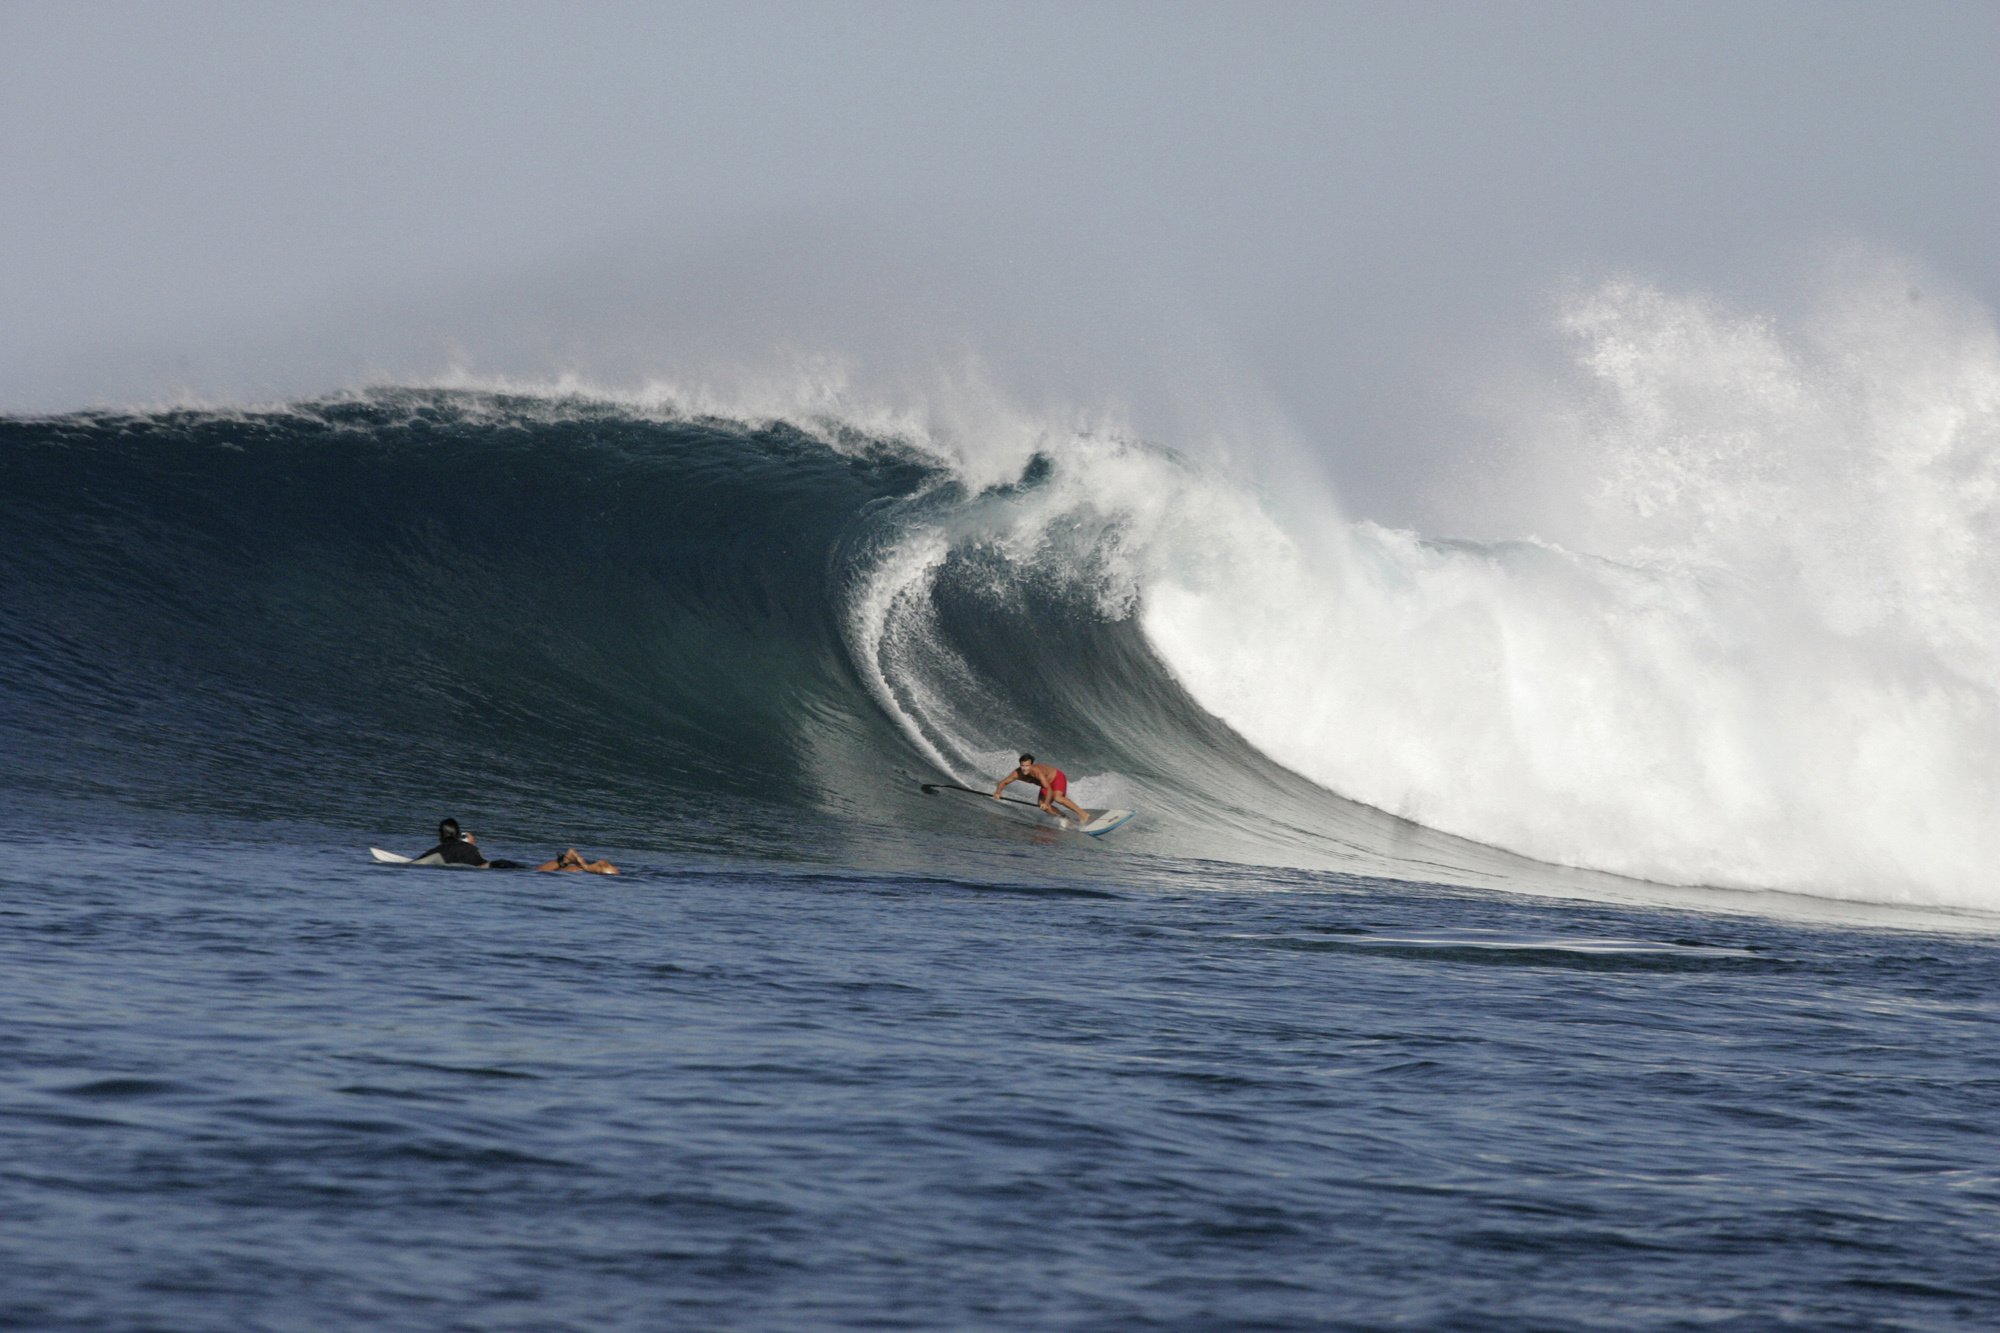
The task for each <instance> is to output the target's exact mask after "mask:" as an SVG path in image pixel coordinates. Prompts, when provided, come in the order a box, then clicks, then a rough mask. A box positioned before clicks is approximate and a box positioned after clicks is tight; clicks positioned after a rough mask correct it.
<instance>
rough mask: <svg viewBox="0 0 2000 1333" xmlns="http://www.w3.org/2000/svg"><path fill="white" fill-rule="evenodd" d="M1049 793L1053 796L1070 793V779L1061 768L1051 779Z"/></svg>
mask: <svg viewBox="0 0 2000 1333" xmlns="http://www.w3.org/2000/svg"><path fill="white" fill-rule="evenodd" d="M1049 794H1050V795H1051V796H1067V795H1069V779H1068V778H1066V777H1064V776H1063V771H1062V770H1061V769H1060V768H1059V769H1057V770H1056V775H1055V776H1054V777H1052V778H1050V779H1049Z"/></svg>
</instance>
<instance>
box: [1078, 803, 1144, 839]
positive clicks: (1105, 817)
mask: <svg viewBox="0 0 2000 1333" xmlns="http://www.w3.org/2000/svg"><path fill="white" fill-rule="evenodd" d="M1138 813H1139V812H1138V811H1137V810H1103V811H1100V812H1098V814H1097V815H1096V816H1095V817H1093V818H1092V819H1091V821H1090V822H1089V823H1088V824H1081V825H1078V826H1077V829H1076V831H1077V832H1078V833H1088V834H1089V835H1090V836H1091V837H1093V838H1101V837H1103V836H1104V835H1105V834H1107V833H1109V832H1111V830H1112V829H1115V828H1122V827H1124V826H1125V825H1126V824H1127V823H1129V822H1131V820H1132V818H1133V816H1135V815H1137V814H1138Z"/></svg>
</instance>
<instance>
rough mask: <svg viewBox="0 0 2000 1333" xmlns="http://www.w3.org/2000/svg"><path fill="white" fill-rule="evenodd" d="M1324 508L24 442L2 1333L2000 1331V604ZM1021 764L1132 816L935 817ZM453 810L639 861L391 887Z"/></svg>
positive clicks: (1160, 477) (411, 412)
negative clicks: (1875, 609) (1978, 614)
mask: <svg viewBox="0 0 2000 1333" xmlns="http://www.w3.org/2000/svg"><path fill="white" fill-rule="evenodd" d="M1280 508H1282V506H1281V505H1277V504H1275V503H1274V502H1272V501H1271V500H1270V498H1269V497H1268V496H1260V495H1259V494H1257V493H1256V492H1255V491H1254V489H1246V488H1244V487H1242V486H1240V485H1237V484H1235V483H1234V482H1232V481H1231V480H1230V479H1229V478H1227V477H1225V476H1223V475H1221V474H1219V473H1217V472H1215V471H1213V470H1211V469H1208V468H1206V467H1204V466H1203V465H1202V464H1200V463H1198V462H1197V461H1194V460H1192V459H1189V458H1186V457H1182V456H1179V455H1176V454H1174V453H1173V452H1171V451H1169V450H1165V449H1160V448H1157V447H1151V446H1147V445H1145V444H1143V443H1141V442H1136V441H1132V440H1129V439H1121V438H1115V437H1091V436H1079V437H1075V438H1065V439H1061V440H1050V439H1039V440H1032V441H1029V442H1027V443H1026V444H1023V445H1022V446H1021V447H1020V448H1018V449H1016V450H1014V451H1012V452H1008V451H1006V450H999V451H985V452H980V453H976V454H974V453H968V452H966V451H964V450H957V451H954V450H953V449H950V448H940V447H938V446H937V442H936V441H934V440H930V439H926V438H924V437H923V435H922V432H920V431H900V430H898V429H894V428H891V427H888V426H884V425H882V424H880V423H877V424H873V425H861V424H855V423H853V422H843V421H836V420H828V419H823V418H818V417H812V416H808V415H803V414H801V415H796V416H793V417H757V418H751V417H741V416H737V417H731V416H703V415H699V414H694V413H690V412H688V411H685V410H668V409H666V408H662V407H658V406H654V407H646V406H641V405H635V404H633V403H631V402H613V401H608V400H605V399H601V398H586V397H579V396H565V395H555V394H539V395H537V394H526V393H499V392H492V391H474V390H437V389H426V390H416V389H382V390H376V391H370V392H366V393H356V394H351V395H346V396H342V397H339V398H333V399H328V400H325V401H319V402H311V403H299V404H292V405H286V406H278V407H269V408H259V409H254V410H253V409H243V408H232V409H216V408H184V409H173V410H157V411H145V412H139V411H130V412H115V413H113V412H106V413H85V414H76V415H70V416H62V417H47V418H0V1326H7V1327H21V1328H28V1329H52V1330H53V1329H63V1330H70V1329H75V1330H85V1329H88V1330H125V1329H136V1328H161V1329H176V1330H207V1329H215V1330H224V1329H227V1330H244V1329H272V1330H280V1329H283V1330H293V1329H297V1330H321V1329H327V1328H369V1329H446V1328H451V1329H524V1330H525V1329H538V1330H539V1329H578V1330H602V1329H626V1328H630V1329H656V1328H690V1329H696V1328H699V1329H709V1328H743V1329H819V1328H832V1327H865V1328H896V1327H902V1328H923V1329H932V1328H954V1329H955V1328H995V1329H1046V1328H1075V1329H1153V1328H1157V1329H1213V1328H1263V1329H1286V1328H1300V1329H1306V1328H1343V1327H1353V1328H1377V1327H1384V1326H1404V1327H1421V1328H1464V1329H1511V1328H1518V1329H1625V1328H1638V1327H1644V1328H1729V1329H1760V1328H1776V1327H1793V1328H1810V1329H1832V1328H1852V1329H1874V1328H1885V1329H1965V1328H1980V1327H1992V1326H1996V1325H2000V1264H1996V1262H1995V1258H1994V1256H1995V1254H1996V1253H2000V1146H1996V1143H2000V1136H1996V1132H1995V1131H1996V1128H2000V998H1996V997H1997V996H2000V880H1996V877H1995V876H1994V874H1993V872H1992V871H1991V870H1990V869H1989V868H1987V867H1988V865H1989V864H1990V863H1988V862H1985V861H1983V860H1982V857H1983V856H1984V853H1985V851H1986V849H1987V848H1988V846H1989V842H1988V841H1987V840H1988V839H1989V838H1990V837H1991V836H1992V835H1991V834H1990V833H1988V832H1987V831H1986V830H1985V828H1984V825H1983V824H1982V825H1981V826H1980V827H1978V828H1976V829H1975V828H1973V827H1972V826H1971V824H1970V823H1969V822H1968V820H1967V817H1966V812H1967V811H1969V810H1971V809H1972V808H1973V807H1974V806H1975V805H1976V804H1977V802H1978V801H1979V800H1983V799H1985V797H1986V796H1987V795H1989V794H1990V792H1991V790H1992V788H1991V784H1992V782H1993V781H1994V775H1993V773H1992V771H1991V770H1992V763H1991V754H1990V752H1989V750H1988V748H1986V747H1987V741H1988V739H1989V738H1990V737H1991V736H1992V735H1993V734H1995V732H1994V726H1995V719H1996V717H2000V711H1996V708H1995V704H1994V698H1995V694H1996V691H1995V682H1994V678H1993V673H1992V671H1991V670H1990V665H1991V663H1990V660H1989V659H1988V658H1987V657H1984V656H1982V655H1981V654H1982V653H1985V652H1986V650H1987V649H1986V646H1985V645H1987V637H1986V628H1985V625H1984V622H1983V621H1977V620H1976V619H1969V618H1968V617H1969V616H1970V615H1971V613H1970V612H1967V611H1966V610H1965V609H1964V607H1960V606H1958V605H1957V602H1955V601H1954V600H1953V598H1954V597H1957V598H1958V601H1963V600H1964V598H1963V597H1960V596H1959V595H1958V594H1962V593H1963V592H1964V589H1963V588H1959V590H1958V593H1955V594H1953V596H1952V597H1946V596H1944V595H1943V594H1939V600H1938V601H1937V608H1942V609H1937V613H1936V614H1935V615H1932V616H1930V617H1929V618H1928V619H1926V618H1925V615H1924V614H1922V613H1923V612H1924V610H1925V608H1924V606H1923V605H1919V604H1918V603H1920V602H1921V596H1920V595H1919V593H1920V591H1921V589H1919V587H1918V584H1917V583H1915V582H1910V581H1906V586H1908V587H1909V588H1911V589H1918V591H1913V592H1912V593H1911V594H1910V596H1911V599H1912V600H1911V603H1910V605H1911V607H1912V608H1913V609H1911V610H1910V611H1909V613H1908V614H1903V613H1900V612H1899V613H1898V616H1897V617H1895V618H1892V619H1890V620H1881V619H1877V620H1870V619H1869V618H1868V616H1867V615H1865V614H1862V613H1861V612H1860V611H1857V610H1856V605H1857V604H1856V603H1855V602H1854V601H1853V596H1854V594H1855V589H1856V588H1857V587H1858V586H1860V585H1859V584H1858V583H1857V581H1856V580H1855V579H1853V578H1844V579H1842V580H1838V581H1829V582H1828V583H1827V584H1826V585H1825V586H1826V587H1827V588H1833V587H1834V585H1835V582H1837V583H1838V587H1839V596H1838V597H1836V596H1835V595H1834V594H1833V593H1832V592H1829V593H1828V594H1827V596H1828V598H1830V599H1831V600H1826V601H1822V602H1816V601H1814V600H1813V596H1812V595H1809V594H1810V593H1811V589H1809V588H1808V589H1805V590H1804V591H1802V590H1801V585H1799V584H1798V583H1796V582H1792V583H1782V585H1780V584H1779V583H1776V582H1773V579H1774V578H1775V576H1771V575H1769V571H1768V570H1767V569H1765V568H1763V567H1762V566H1760V565H1758V564H1757V562H1755V561H1736V562H1734V563H1731V562H1729V561H1727V560H1722V561H1718V560H1716V559H1700V560H1698V559H1692V558H1678V557H1677V558H1674V559H1668V558H1665V557H1663V556H1661V555H1660V554H1659V550H1660V549H1661V548H1659V547H1658V546H1657V544H1656V547H1655V550H1654V553H1653V554H1652V555H1651V556H1647V557H1644V558H1641V557H1635V556H1631V555H1630V553H1621V555H1620V556H1619V558H1616V559H1613V558H1610V557H1607V556H1604V555H1602V554H1595V555H1588V554H1581V553H1578V552H1575V551H1572V550H1570V549H1568V548H1565V547H1563V546H1560V545H1557V544H1554V543H1552V542H1549V541H1542V540H1533V541H1530V540H1523V541H1520V542H1511V543H1507V542H1502V543H1484V544H1481V543H1472V542H1463V541H1446V540H1442V539H1426V538H1422V537H1418V536H1416V535H1415V534H1409V533H1400V532H1392V531H1388V530H1383V529H1378V528H1373V527H1371V526H1369V525H1367V524H1358V523H1357V524H1347V523H1344V522H1343V523H1340V524H1330V525H1329V527H1328V529H1327V530H1325V531H1319V532H1316V533H1304V532H1301V531H1299V530H1298V528H1297V525H1296V524H1295V523H1292V524H1290V525H1289V526H1288V522H1287V520H1285V519H1283V518H1280V517H1278V516H1277V511H1278V510H1279V509H1280ZM1883 509H1884V507H1883V506H1882V505H1879V504H1878V505H1877V506H1876V510H1877V511H1882V510H1883ZM1885 521H1886V520H1885ZM1715 526H1716V525H1714V524H1711V525H1710V528H1709V530H1713V529H1714V528H1715ZM1941 530H1942V529H1941V528H1940V525H1938V524H1936V523H1932V524H1930V525H1929V526H1927V527H1923V528H1922V529H1921V531H1922V532H1926V533H1935V532H1938V531H1941ZM1911 531H1912V533H1915V532H1917V531H1918V529H1917V528H1916V527H1913V528H1912V529H1911ZM1947 535H1949V534H1947ZM1846 536H1847V537H1848V538H1851V537H1852V536H1853V532H1852V530H1847V532H1846ZM1915 542H1916V537H1915V536H1912V537H1911V539H1910V541H1908V542H1905V543H1903V545H1902V546H1901V547H1898V549H1899V550H1901V551H1903V552H1904V554H1905V556H1908V553H1909V551H1911V550H1914V549H1915V545H1913V543H1915ZM1851 544H1852V543H1851V541H1850V545H1851ZM1954 549H1955V548H1954ZM1686 554H1687V553H1685V552H1682V553H1681V555H1682V556H1683V557H1685V556H1686ZM1709 554H1710V555H1714V554H1715V552H1713V551H1711V552H1710V553H1709ZM1909 558H1915V557H1913V556H1911V557H1909ZM1776 565H1784V566H1785V568H1788V569H1795V568H1796V564H1795V562H1794V563H1793V564H1790V565H1786V564H1785V562H1783V561H1778V562H1775V564H1774V566H1773V567H1775V566H1776ZM1948 582H1949V580H1939V581H1938V586H1940V587H1942V586H1944V585H1945V584H1946V583H1948ZM1816 586H1817V585H1816ZM1843 598H1845V599H1846V600H1841V599H1843ZM1947 604H1949V605H1947ZM1967 605H1970V603H1967ZM1954 608H1956V609H1954ZM1934 609H1936V608H1934ZM1836 612H1838V614H1836ZM1814 718H1817V720H1818V724H1819V725H1818V726H1817V727H1813V726H1809V725H1807V723H1808V722H1809V721H1811V720H1812V719H1814ZM1021 749H1032V750H1034V751H1035V752H1036V753H1037V754H1038V755H1040V756H1041V757H1043V758H1045V759H1050V760H1053V761H1054V762H1056V763H1057V764H1059V765H1060V766H1061V767H1063V768H1064V769H1065V770H1066V771H1067V772H1068V773H1069V775H1070V777H1071V779H1072V784H1073V791H1074V793H1075V794H1076V795H1077V797H1078V798H1079V799H1080V800H1081V801H1082V802H1083V804H1085V805H1086V806H1092V807H1103V806H1107V805H1113V804H1116V805H1121V806H1130V807H1133V808H1136V809H1138V810H1139V811H1140V816H1139V818H1138V819H1137V820H1135V821H1134V822H1133V823H1132V824H1131V825H1129V826H1127V827H1126V828H1124V829H1121V830H1119V831H1118V832H1116V833H1114V834H1112V835H1111V836H1109V837H1107V838H1104V839H1102V840H1092V839H1086V838H1083V837H1080V836H1078V835H1075V834H1073V833H1068V832H1064V831H1062V830H1059V829H1056V828H1052V827H1048V826H1045V825H1044V824H1042V823H1040V822H1039V821H1038V819H1037V817H1036V816H1034V815H1033V814H1032V812H1029V811H1025V810H1023V809H1021V808H1019V807H1011V806H1002V805H997V804H995V803H993V802H991V801H987V800H985V799H983V798H979V797H974V796H968V795H965V794H962V793H953V792H945V793H941V794H937V795H926V794H925V793H924V791H923V790H922V787H921V784H923V783H925V782H939V781H944V782H958V783H964V784H967V785H970V786H981V785H986V786H990V785H991V783H992V782H993V781H994V780H995V779H996V778H997V777H998V775H999V774H1000V773H1001V772H1004V771H1005V769H1006V768H1007V767H1008V766H1009V765H1010V764H1011V761H1012V758H1013V755H1014V754H1015V753H1017V752H1018V751H1019V750H1021ZM1843 764H1844V765H1845V767H1842V765H1843ZM1982 765H1983V767H1982ZM1878 789H1879V790H1878ZM1920 798H1921V799H1920ZM1843 800H1844V801H1846V802H1847V805H1846V807H1845V808H1846V810H1847V811H1848V817H1846V818H1839V819H1834V818H1829V817H1828V816H1827V811H1829V810H1838V809H1841V808H1842V807H1841V805H1840V803H1841V802H1842V801H1843ZM1913 811H1928V813H1927V814H1921V813H1912V812H1913ZM447 815H449V816H452V817H455V818H457V819H459V820H460V821H461V822H462V823H464V824H465V825H466V826H467V827H468V828H471V829H473V830H475V831H476V832H477V833H478V835H479V839H480V845H481V846H482V848H484V849H485V850H486V852H487V854H488V855H489V856H495V857H509V858H513V859H517V860H524V861H530V862H532V861H539V860H541V859H543V858H545V857H548V856H551V855H553V854H554V853H555V852H557V851H560V850H561V849H562V848H564V847H566V846H572V845H574V846H579V847H581V848H583V849H584V850H586V851H587V852H589V853H590V854H592V855H594V856H606V857H609V858H610V859H611V860H613V861H615V862H616V863H617V864H618V865H619V866H620V867H621V868H622V869H623V871H624V873H623V874H621V875H620V876H618V877H616V878H612V877H597V876H584V875H565V876H556V875H543V874H535V873H532V872H526V871H515V872H508V871H458V870H421V869H402V868H397V867H391V866H380V865H376V864H373V863H372V862H371V860H370V858H369V856H368V849H369V848H370V847H371V846H378V847H384V848H388V849H391V850H395V851H399V852H402V853H405V854H409V853H414V852H418V851H421V850H423V849H424V848H425V847H427V846H429V845H430V844H431V843H432V842H433V841H434V840H435V839H434V837H433V832H434V828H435V824H436V821H437V820H438V819H440V818H442V817H444V816H447Z"/></svg>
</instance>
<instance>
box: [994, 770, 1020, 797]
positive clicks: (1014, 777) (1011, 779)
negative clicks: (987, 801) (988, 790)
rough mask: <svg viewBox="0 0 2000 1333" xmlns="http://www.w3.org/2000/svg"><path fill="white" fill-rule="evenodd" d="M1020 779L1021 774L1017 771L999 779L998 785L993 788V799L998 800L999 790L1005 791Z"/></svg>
mask: <svg viewBox="0 0 2000 1333" xmlns="http://www.w3.org/2000/svg"><path fill="white" fill-rule="evenodd" d="M1020 780H1021V775H1020V774H1019V773H1009V774H1008V775H1007V776H1006V777H1004V778H1002V779H1000V785H999V786H997V787H995V788H994V789H993V799H994V800H996V801H997V800H999V799H1000V793H1001V792H1003V791H1006V790H1007V789H1008V788H1009V787H1011V786H1013V785H1014V784H1015V783H1017V782H1019V781H1020Z"/></svg>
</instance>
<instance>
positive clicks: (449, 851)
mask: <svg viewBox="0 0 2000 1333" xmlns="http://www.w3.org/2000/svg"><path fill="white" fill-rule="evenodd" d="M428 856H435V857H437V858H438V859H439V860H441V861H443V862H444V863H445V864H446V865H448V866H483V865H485V864H486V858H485V857H483V856H481V855H480V854H479V849H478V848H477V847H475V846H473V845H472V844H471V843H469V842H467V841H466V840H465V839H463V838H446V839H445V840H444V841H443V842H441V843H439V844H438V845H437V846H435V847H433V848H431V849H430V850H429V851H427V852H425V853H424V855H423V856H418V857H413V858H411V859H412V860H417V861H421V860H423V859H424V857H428Z"/></svg>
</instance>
